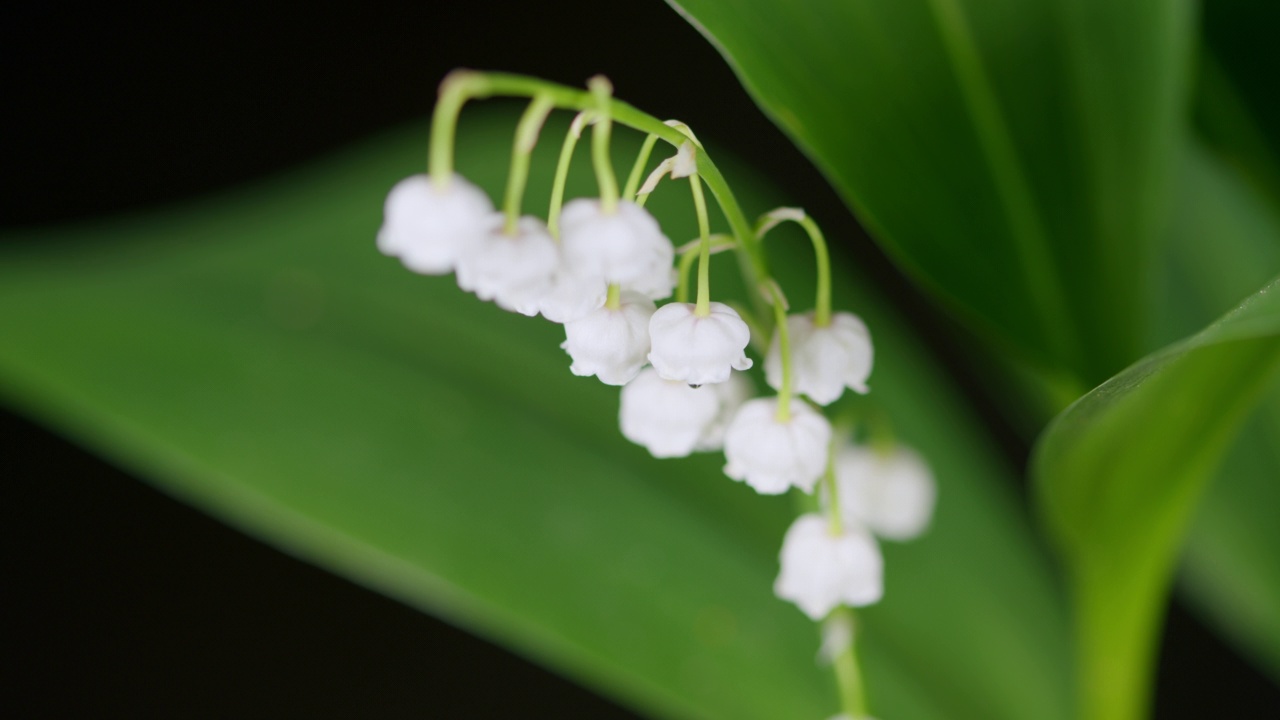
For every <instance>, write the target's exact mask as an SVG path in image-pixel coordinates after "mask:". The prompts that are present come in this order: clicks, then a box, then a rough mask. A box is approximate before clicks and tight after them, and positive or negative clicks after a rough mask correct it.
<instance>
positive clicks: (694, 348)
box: [649, 302, 751, 385]
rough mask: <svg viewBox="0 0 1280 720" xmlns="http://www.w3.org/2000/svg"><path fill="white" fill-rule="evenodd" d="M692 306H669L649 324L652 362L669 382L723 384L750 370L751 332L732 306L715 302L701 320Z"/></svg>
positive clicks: (680, 304) (663, 307)
mask: <svg viewBox="0 0 1280 720" xmlns="http://www.w3.org/2000/svg"><path fill="white" fill-rule="evenodd" d="M694 307H695V306H694V305H693V304H691V303H668V304H666V305H663V306H662V307H661V308H659V309H658V312H656V313H654V314H653V319H652V320H650V321H649V337H650V339H651V340H652V342H653V350H651V351H650V352H649V362H651V363H653V367H654V369H655V370H657V371H658V374H659V375H661V376H662V377H663V378H665V379H667V380H679V381H681V382H686V383H689V384H690V385H703V384H706V383H721V382H724V381H726V380H728V379H729V373H730V372H731V371H733V370H747V369H749V368H750V367H751V359H750V358H748V357H747V355H746V352H744V351H745V350H746V347H747V343H749V342H751V330H750V328H748V327H747V324H746V323H745V322H743V320H742V318H741V317H739V316H738V313H737V312H736V311H735V310H734V309H733V308H731V307H729V306H728V305H725V304H723V303H717V302H713V303H711V305H710V309H711V312H710V314H708V315H706V316H703V317H699V316H698V315H697V313H696V312H695V311H694Z"/></svg>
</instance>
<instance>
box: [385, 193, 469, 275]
mask: <svg viewBox="0 0 1280 720" xmlns="http://www.w3.org/2000/svg"><path fill="white" fill-rule="evenodd" d="M492 214H493V202H492V201H491V200H489V196H488V195H486V194H485V193H484V191H483V190H481V189H480V188H478V187H476V186H475V185H472V184H471V183H469V182H467V181H466V180H463V179H462V177H461V176H459V175H453V176H452V177H451V178H450V179H449V183H448V184H447V185H445V186H444V187H437V186H436V184H435V183H434V182H432V180H431V178H430V177H429V176H427V175H413V176H411V177H407V178H405V179H404V180H401V181H400V182H398V183H396V185H395V187H393V188H391V192H390V193H388V194H387V202H386V206H385V208H384V217H383V221H382V228H381V229H379V230H378V249H379V250H381V251H382V252H383V254H386V255H391V256H394V257H398V258H400V261H401V262H403V263H404V266H405V267H407V268H409V269H410V270H412V271H414V272H418V273H422V274H424V275H443V274H445V273H448V272H452V271H453V269H454V266H455V265H456V264H457V261H458V257H459V256H460V255H461V253H463V252H465V251H466V250H467V249H468V248H470V247H471V246H473V245H475V244H477V243H479V242H480V241H481V240H482V239H483V238H484V236H485V235H486V234H487V233H488V230H489V218H490V216H491V215H492Z"/></svg>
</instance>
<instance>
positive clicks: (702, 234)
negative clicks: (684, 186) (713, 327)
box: [689, 175, 711, 317]
mask: <svg viewBox="0 0 1280 720" xmlns="http://www.w3.org/2000/svg"><path fill="white" fill-rule="evenodd" d="M689 187H691V188H693V207H694V211H695V212H696V213H697V215H698V239H699V244H698V302H697V304H696V305H695V306H694V309H693V314H694V315H696V316H697V317H706V316H708V315H710V314H711V220H710V219H709V218H708V217H707V199H706V198H705V197H703V195H702V179H701V178H699V177H698V176H697V175H691V176H689Z"/></svg>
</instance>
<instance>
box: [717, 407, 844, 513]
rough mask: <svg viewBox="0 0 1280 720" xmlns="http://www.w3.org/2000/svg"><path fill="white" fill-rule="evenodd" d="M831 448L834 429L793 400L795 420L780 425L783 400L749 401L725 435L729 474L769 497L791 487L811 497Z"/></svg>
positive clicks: (726, 466) (815, 413) (819, 415)
mask: <svg viewBox="0 0 1280 720" xmlns="http://www.w3.org/2000/svg"><path fill="white" fill-rule="evenodd" d="M830 442H831V424H830V423H829V422H827V419H826V418H825V417H823V416H822V415H821V414H819V413H818V412H817V411H815V410H814V409H813V408H811V407H809V406H808V405H806V404H804V403H803V402H800V401H799V400H792V401H791V415H790V417H789V418H788V419H787V420H786V421H785V422H779V421H778V398H776V397H772V398H757V399H755V400H749V401H747V402H746V403H745V404H743V406H742V409H740V410H739V411H738V414H737V415H735V416H734V418H733V422H732V423H730V424H729V428H728V430H727V431H726V432H725V438H724V456H725V460H726V461H727V463H726V464H725V468H724V472H725V474H726V475H728V476H729V477H731V478H733V479H734V480H743V481H746V483H747V484H748V485H750V486H751V487H753V488H755V490H756V492H759V493H761V494H764V495H777V494H779V493H783V492H786V491H787V489H789V488H790V487H792V486H795V487H798V488H800V489H801V490H803V491H804V492H812V491H813V486H814V485H815V484H817V482H818V479H819V478H820V477H822V473H823V472H824V471H825V470H826V466H827V453H828V446H829V444H830Z"/></svg>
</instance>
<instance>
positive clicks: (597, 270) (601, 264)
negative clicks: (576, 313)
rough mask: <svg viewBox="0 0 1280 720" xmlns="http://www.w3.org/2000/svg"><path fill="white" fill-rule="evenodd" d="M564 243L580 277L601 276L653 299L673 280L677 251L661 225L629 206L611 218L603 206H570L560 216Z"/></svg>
mask: <svg viewBox="0 0 1280 720" xmlns="http://www.w3.org/2000/svg"><path fill="white" fill-rule="evenodd" d="M560 241H561V243H562V244H563V248H564V258H565V263H566V265H568V267H569V269H570V270H572V271H573V272H574V273H577V274H578V275H585V276H598V277H601V278H604V281H605V282H607V283H617V284H619V285H621V286H622V287H623V288H624V289H636V290H638V291H641V292H644V293H645V294H646V295H649V296H651V297H652V296H653V295H654V293H655V292H658V291H660V290H661V285H662V283H664V282H666V280H665V278H668V277H669V276H670V274H671V267H672V264H673V262H674V259H675V248H674V247H672V245H671V241H670V240H668V239H667V236H666V235H663V234H662V229H661V228H660V227H658V221H657V220H655V219H654V218H653V216H652V215H650V214H649V211H647V210H645V209H644V208H642V207H640V206H639V205H636V204H635V203H632V202H626V201H623V202H619V203H618V207H617V210H616V211H615V212H611V213H606V212H604V211H603V210H602V209H601V207H600V201H599V200H594V199H588V198H578V199H577V200H571V201H569V202H568V203H567V204H565V206H564V209H563V210H562V211H561V213H560ZM633 284H636V287H634V288H633V287H632V285H633ZM666 295H670V288H667V291H666ZM666 295H662V296H661V297H666Z"/></svg>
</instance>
